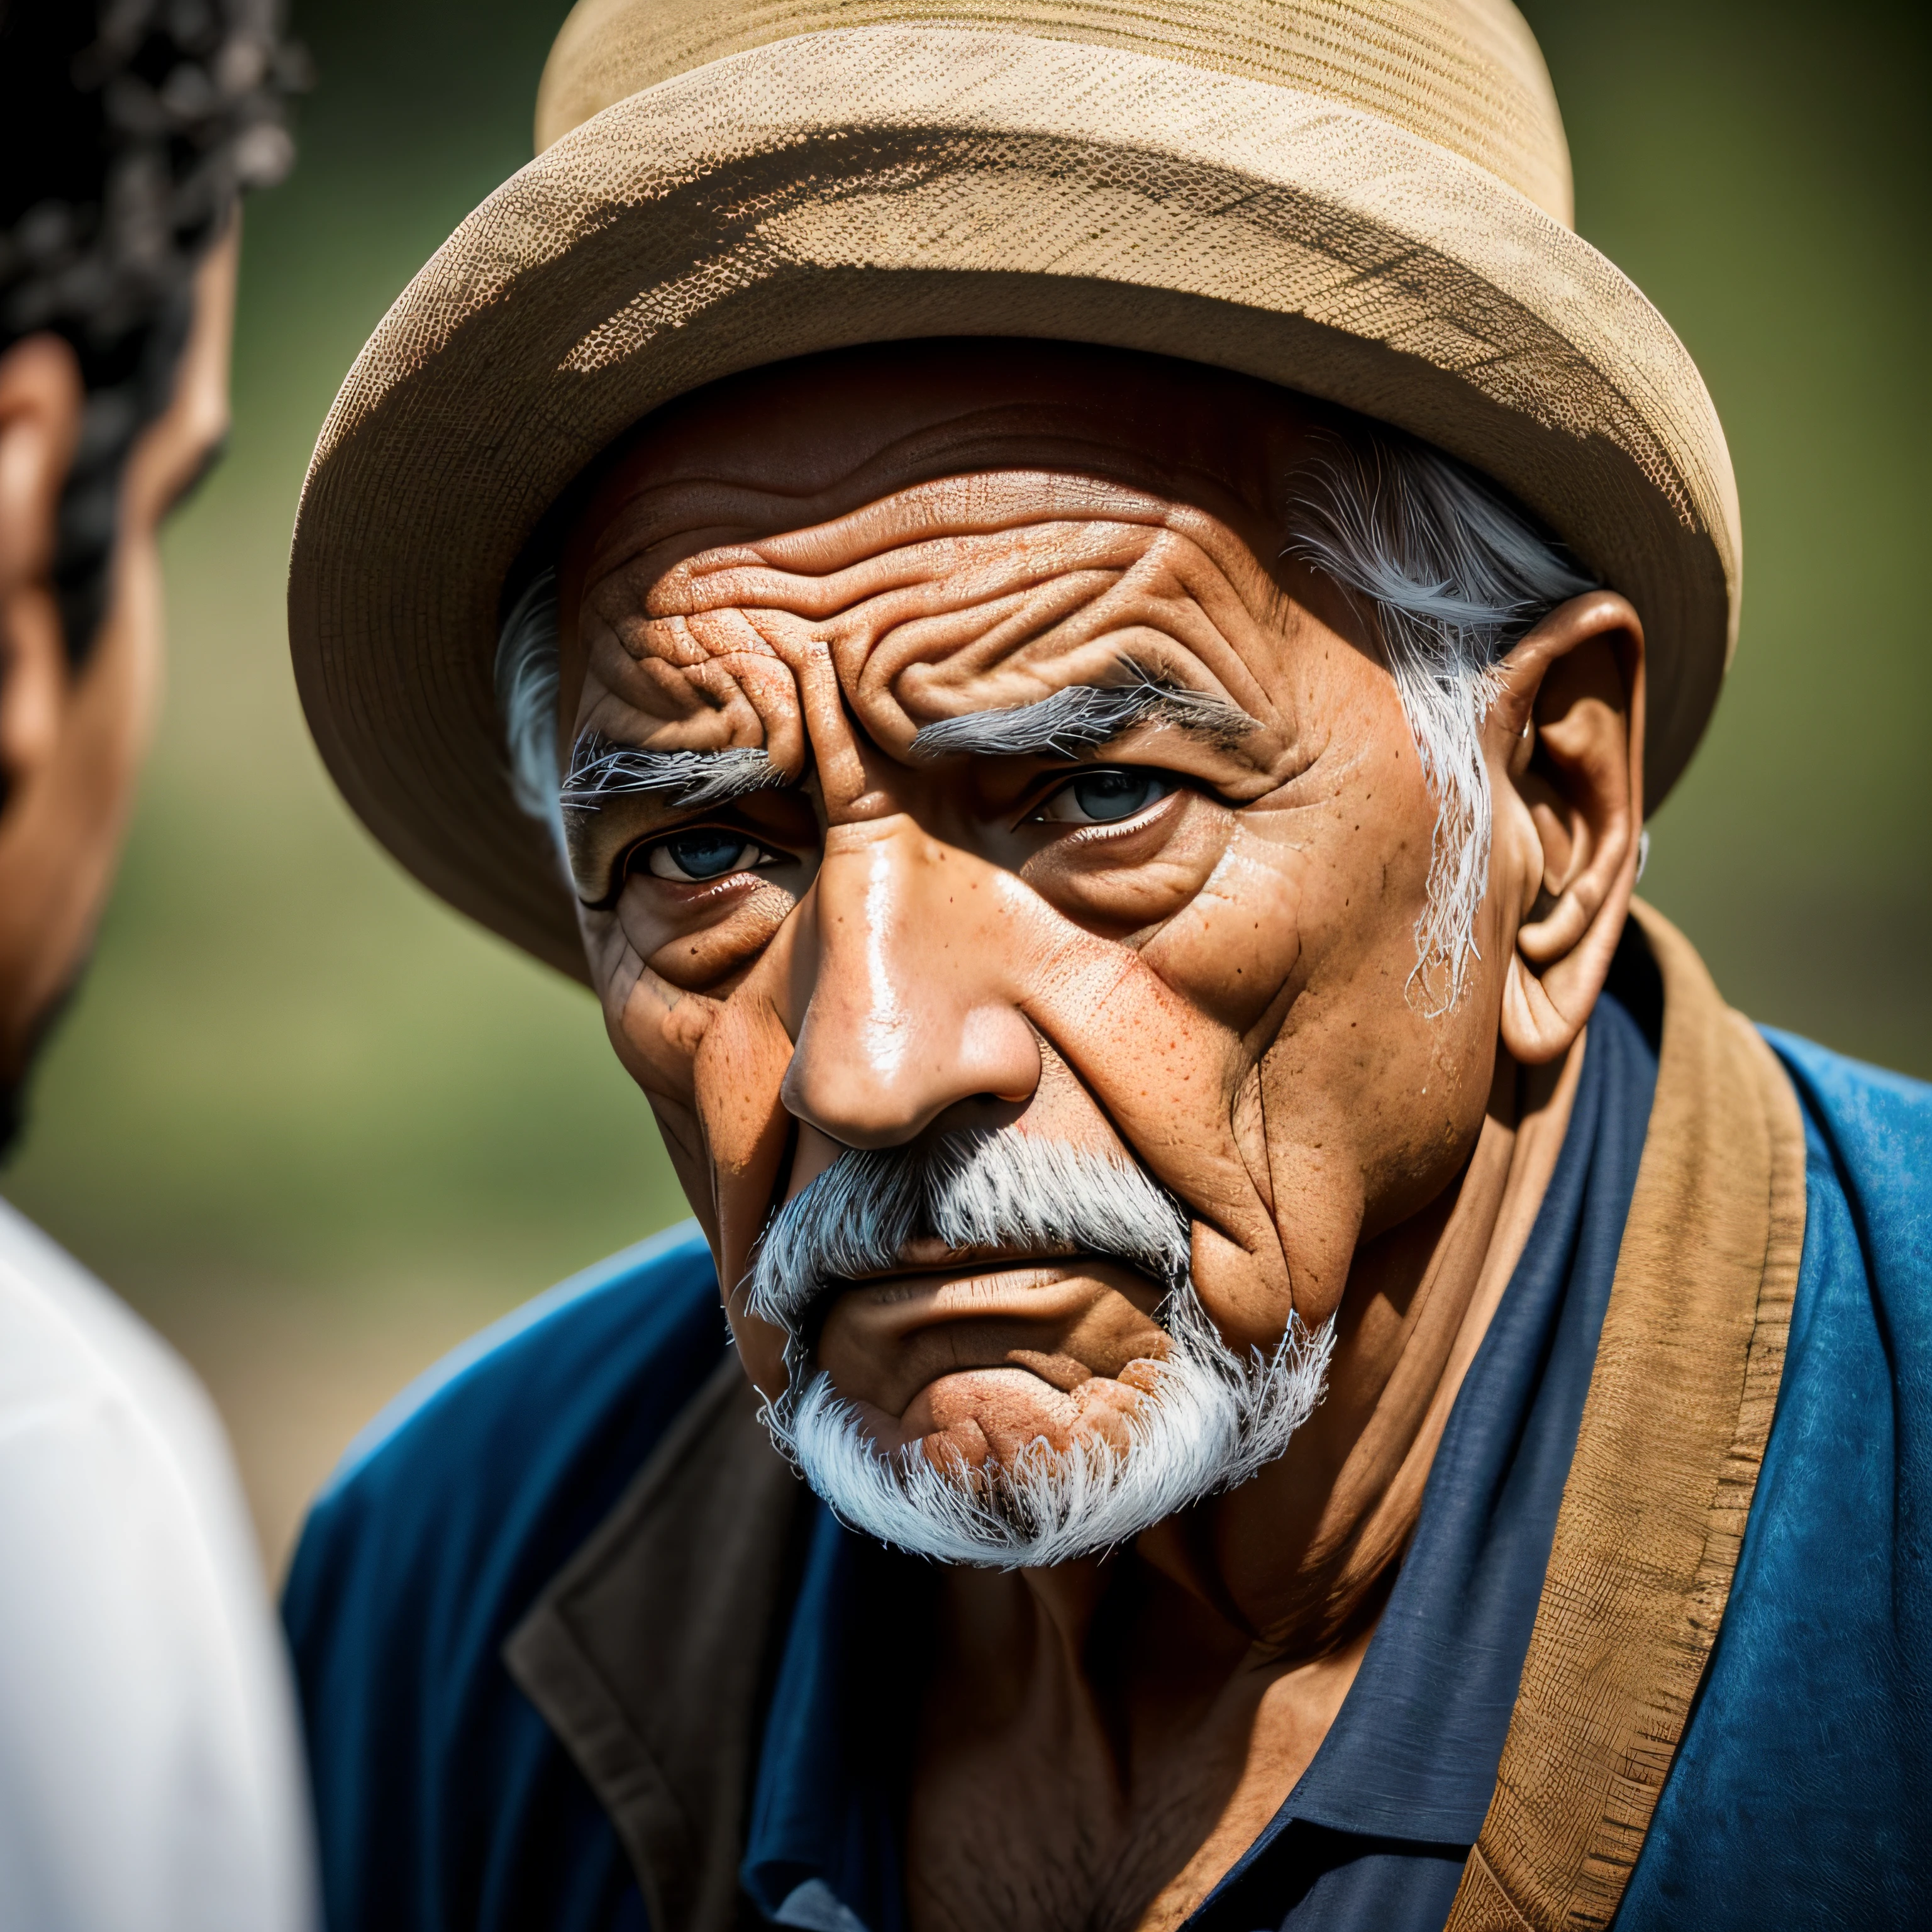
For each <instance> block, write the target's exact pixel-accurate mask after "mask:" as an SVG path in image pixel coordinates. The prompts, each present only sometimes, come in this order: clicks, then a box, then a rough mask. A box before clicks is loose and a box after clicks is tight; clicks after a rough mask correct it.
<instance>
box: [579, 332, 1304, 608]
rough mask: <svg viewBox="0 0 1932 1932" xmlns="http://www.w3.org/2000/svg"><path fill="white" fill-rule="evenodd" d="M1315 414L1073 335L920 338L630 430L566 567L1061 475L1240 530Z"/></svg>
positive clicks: (1201, 370)
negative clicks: (1158, 497) (1067, 339)
mask: <svg viewBox="0 0 1932 1932" xmlns="http://www.w3.org/2000/svg"><path fill="white" fill-rule="evenodd" d="M1316 426H1317V425H1316V417H1315V416H1314V413H1313V406H1311V405H1310V404H1309V403H1308V402H1307V401H1306V400H1305V399H1304V398H1300V397H1298V396H1296V395H1294V394H1292V392H1289V391H1287V390H1285V389H1280V388H1277V387H1276V386H1274V385H1272V384H1270V383H1262V382H1259V381H1256V380H1252V379H1250V378H1247V377H1241V376H1238V375H1235V374H1230V373H1229V372H1227V371H1221V370H1215V369H1210V368H1205V367H1204V366H1202V365H1198V364H1194V363H1188V362H1178V361H1175V360H1174V359H1171V358H1168V357H1165V356H1142V355H1136V354H1133V353H1127V352H1124V351H1119V350H1104V349H1099V348H1092V347H1086V346H1084V345H1079V344H1059V343H1046V342H1032V341H1019V342H1015V341H932V342H914V343H905V344H885V345H881V346H875V347H867V348H865V349H862V350H847V351H841V352H839V353H835V354H831V355H826V356H811V357H807V358H804V359H800V360H799V361H796V362H788V363H784V364H781V365H775V366H773V367H771V368H763V369H759V370H756V371H751V372H750V373H749V374H746V375H743V376H740V377H733V378H731V379H729V380H726V381H724V382H721V383H714V384H712V386H710V387H709V388H707V389H703V390H701V391H699V392H697V393H696V394H694V395H691V396H689V397H686V398H683V399H682V400H681V401H679V402H677V403H676V404H672V405H670V407H667V408H666V409H664V410H661V411H659V412H658V413H657V414H656V415H655V416H652V417H651V418H649V419H647V420H646V422H644V423H643V424H641V425H639V427H638V428H637V430H635V431H633V432H632V433H631V436H630V437H628V439H627V440H626V442H625V445H624V446H622V447H621V448H620V449H619V450H618V451H616V452H614V453H613V456H612V458H610V460H608V461H607V463H606V465H605V466H604V473H603V475H602V477H601V481H600V482H599V483H598V486H597V487H596V488H595V490H594V492H593V493H592V494H591V495H590V496H589V499H588V500H587V501H586V505H585V507H584V508H583V511H582V513H581V514H580V516H579V517H577V520H576V521H575V524H574V528H573V529H572V531H571V535H570V539H569V542H568V547H567V565H566V568H567V571H568V574H571V575H572V576H574V577H576V579H577V580H578V581H579V582H580V583H582V582H595V580H597V579H598V577H600V576H601V575H602V574H604V573H606V572H607V571H609V570H610V569H612V568H617V567H621V566H622V565H624V564H625V563H627V562H632V561H634V560H637V559H640V558H641V557H643V556H652V559H653V560H654V561H661V562H663V563H664V564H666V565H668V564H669V563H670V562H673V561H675V559H676V555H677V554H678V553H683V554H689V553H691V552H693V551H694V550H699V549H701V548H703V547H706V545H707V544H714V543H717V542H720V541H733V540H736V541H745V540H755V539H757V538H760V537H763V536H769V535H778V534H780V533H781V532H784V531H787V530H795V529H801V528H804V527H805V526H809V525H811V524H814V523H822V522H824V521H826V520H830V519H832V518H833V517H838V516H839V515H841V514H844V513H845V512H847V511H850V510H852V509H854V508H857V507H859V505H862V504H865V503H868V502H873V501H875V500H877V499H880V498H881V497H883V496H888V495H889V494H891V493H893V492H895V491H897V490H903V489H905V488H907V487H910V486H913V485H916V484H919V483H922V482H926V481H932V480H934V479H936V478H940V477H942V476H945V475H957V474H960V473H962V472H971V471H974V470H991V469H1001V468H1014V467H1019V468H1026V469H1049V468H1053V469H1063V470H1065V471H1068V472H1076V473H1082V474H1088V475H1096V476H1101V477H1109V478H1115V479H1118V480H1119V481H1121V482H1123V483H1125V484H1133V483H1134V482H1136V481H1138V482H1139V483H1142V484H1145V485H1147V486H1149V487H1157V488H1159V489H1160V490H1162V491H1163V493H1166V494H1168V495H1171V496H1183V497H1187V498H1190V499H1193V500H1196V501H1198V502H1199V503H1200V504H1201V505H1202V508H1205V509H1206V510H1208V511H1211V512H1212V513H1214V514H1217V515H1218V516H1220V517H1223V518H1224V519H1226V520H1229V521H1230V522H1232V523H1235V524H1236V525H1237V526H1252V527H1253V529H1256V530H1257V531H1259V530H1260V529H1263V528H1268V529H1273V528H1274V527H1277V526H1278V516H1279V511H1280V498H1281V494H1282V489H1283V478H1284V477H1285V475H1286V474H1287V473H1288V472H1289V471H1290V470H1292V468H1293V466H1294V465H1295V461H1296V460H1297V458H1298V455H1299V454H1300V453H1301V449H1302V448H1303V447H1304V446H1305V445H1306V443H1307V439H1308V437H1309V436H1310V433H1311V431H1312V429H1313V428H1316Z"/></svg>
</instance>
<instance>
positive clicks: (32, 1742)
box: [0, 1202, 317, 1932]
mask: <svg viewBox="0 0 1932 1932" xmlns="http://www.w3.org/2000/svg"><path fill="white" fill-rule="evenodd" d="M298 1736H299V1733H298V1729H297V1724H296V1714H295V1703H294V1698H293V1691H292V1688H291V1685H290V1676H289V1669H288V1663H287V1655H286V1653H285V1652H284V1649H283V1648H282V1644H281V1637H280V1634H279V1631H278V1628H277V1626H276V1625H275V1620H274V1618H273V1616H272V1612H271V1611H270V1609H269V1603H268V1599H267V1595H266V1591H265V1589H264V1587H263V1579H262V1573H261V1567H260V1559H259V1558H258V1556H257V1552H256V1546H255V1541H254V1535H253V1532H252V1531H251V1528H250V1526H249V1523H248V1516H247V1514H246V1511H245V1509H244V1508H243V1505H242V1494H241V1490H240V1487H239V1484H238V1483H237V1481H236V1475H235V1469H234V1465H233V1462H232V1461H231V1460H230V1459H229V1454H228V1447H227V1443H226V1439H224V1437H223V1435H222V1433H221V1427H220V1424H219V1422H218V1421H217V1420H216V1418H215V1415H214V1409H213V1408H212V1406H211V1404H210V1403H209V1402H208V1398H207V1397H206V1395H205V1394H203V1392H202V1388H201V1386H200V1385H199V1383H198V1382H196V1380H195V1379H194V1378H193V1376H192V1375H191V1374H190V1373H189V1372H188V1370H187V1367H186V1366H185V1365H184V1364H183V1363H182V1362H181V1361H180V1360H179V1358H178V1357H176V1356H175V1355H174V1353H173V1352H172V1351H171V1350H170V1349H169V1348H168V1347H167V1346H166V1344H165V1343H163V1342H162V1341H161V1340H160V1337H158V1336H157V1335H156V1334H154V1332H153V1331H151V1329H149V1328H148V1327H147V1326H146V1325H145V1324H144V1323H142V1322H141V1321H140V1320H139V1319H138V1318H137V1317H136V1316H135V1315H134V1314H133V1312H132V1310H130V1309H128V1308H127V1307H126V1306H125V1305H124V1304H122V1303H121V1302H120V1301H117V1300H116V1299H115V1297H114V1296H113V1295H110V1293H109V1292H107V1289H105V1288H104V1287H103V1286H101V1283H99V1282H98V1281H97V1280H95V1279H94V1277H92V1275H90V1274H88V1273H86V1271H85V1270H84V1269H83V1268H81V1267H80V1265H79V1264H78V1263H77V1262H75V1261H74V1259H72V1258H71V1256H68V1254H66V1253H64V1252H63V1251H62V1250H61V1249H60V1248H59V1247H56V1246H55V1244H54V1243H53V1242H52V1241H49V1239H48V1238H47V1237H46V1235H43V1234H42V1233H41V1232H40V1230H39V1229H37V1228H36V1227H35V1226H34V1225H33V1223H31V1222H30V1221H28V1220H26V1219H25V1217H23V1216H22V1215H20V1214H18V1213H17V1211H15V1210H14V1209H13V1208H10V1207H9V1206H8V1205H7V1204H6V1203H5V1202H0V1932H190V1928H192V1932H212V1928H216V1927H220V1928H223V1932H227V1928H229V1927H233V1928H234V1932H311V1928H312V1927H314V1924H315V1922H316V1919H317V1912H316V1909H315V1906H314V1876H313V1873H314V1861H313V1853H312V1847H311V1839H310V1831H309V1823H308V1809H307V1804H308V1800H307V1796H306V1791H305V1785H304V1782H303V1778H302V1766H301V1759H300V1754H299V1745H298Z"/></svg>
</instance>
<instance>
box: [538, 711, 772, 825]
mask: <svg viewBox="0 0 1932 1932" xmlns="http://www.w3.org/2000/svg"><path fill="white" fill-rule="evenodd" d="M787 784H790V779H789V778H787V777H786V776H785V775H784V772H781V771H780V770H779V769H778V766H775V764H773V763H772V760H771V754H770V753H769V752H768V751H765V750H763V748H761V747H760V746H757V745H731V746H729V747H727V748H726V749H725V750H724V751H639V750H638V749H637V748H636V747H635V746H634V745H619V744H615V743H613V742H612V741H611V740H610V739H608V738H606V737H604V736H603V735H602V734H601V733H598V732H595V731H592V732H589V733H586V735H585V736H583V737H581V738H580V739H578V740H577V742H576V743H575V744H574V745H572V746H571V753H570V772H569V775H568V777H566V778H565V780H564V781H563V783H562V786H561V787H559V790H558V792H557V802H558V803H559V805H562V807H563V808H564V810H565V811H596V810H598V808H599V806H600V805H601V803H602V802H603V800H604V799H607V798H634V797H637V796H640V795H643V796H660V797H661V798H663V799H664V801H665V802H666V803H667V804H670V805H678V806H680V807H687V808H688V807H697V808H702V807H703V806H706V805H724V804H726V803H727V802H729V801H730V800H731V799H734V798H743V797H744V796H746V795H747V794H748V793H751V792H754V791H775V790H781V789H782V788H783V787H785V786H786V785H787Z"/></svg>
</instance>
